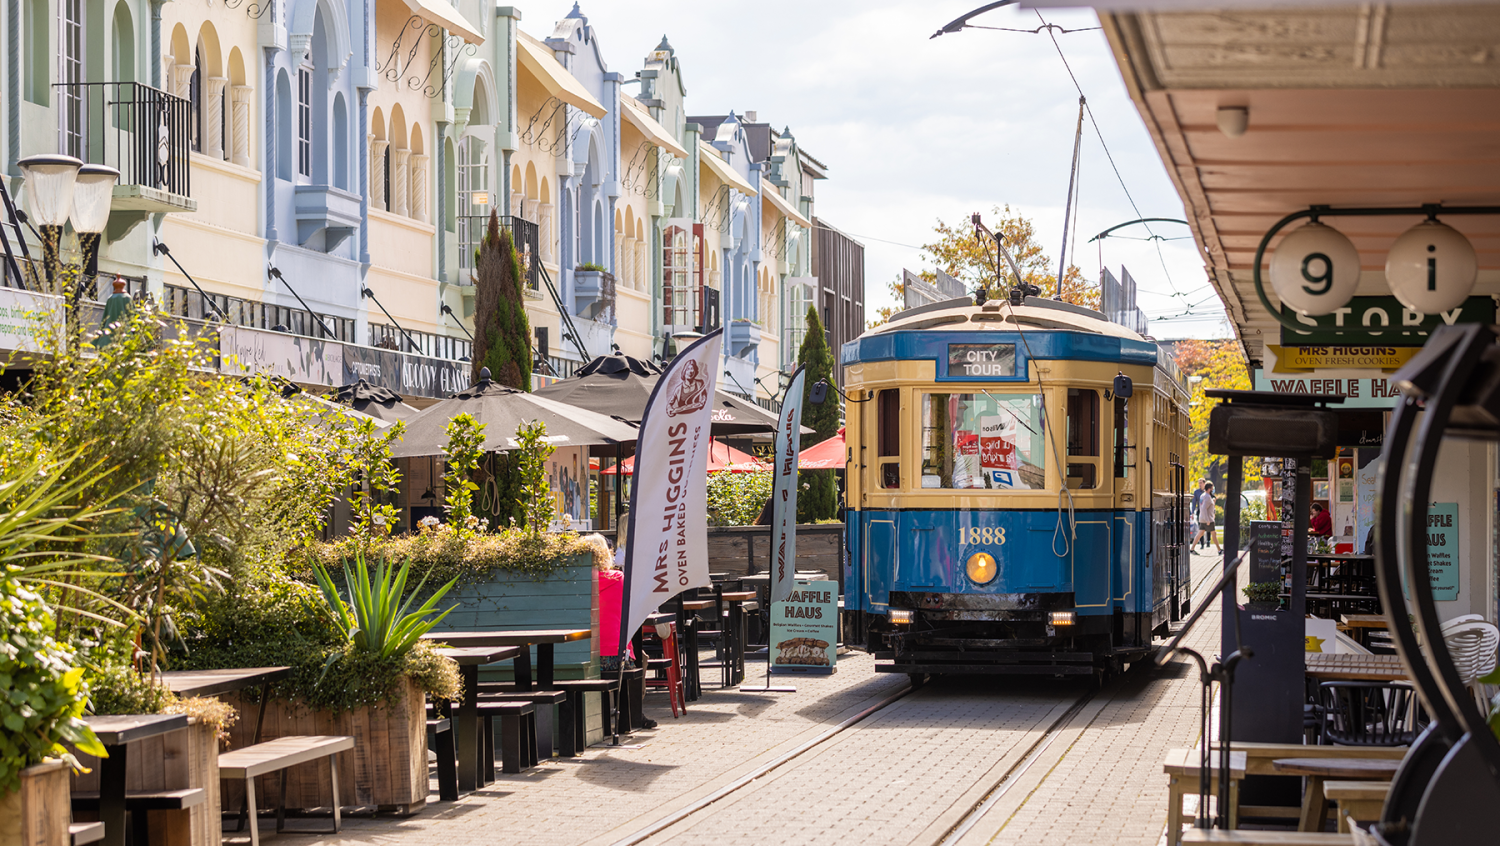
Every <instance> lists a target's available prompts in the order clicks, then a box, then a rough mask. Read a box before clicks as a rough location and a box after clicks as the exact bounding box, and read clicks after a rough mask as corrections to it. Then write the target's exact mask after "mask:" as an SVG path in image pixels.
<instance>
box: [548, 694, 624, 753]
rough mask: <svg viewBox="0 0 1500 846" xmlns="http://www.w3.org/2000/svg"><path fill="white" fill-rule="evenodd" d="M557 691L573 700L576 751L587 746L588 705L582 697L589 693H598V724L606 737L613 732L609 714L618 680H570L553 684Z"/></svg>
mask: <svg viewBox="0 0 1500 846" xmlns="http://www.w3.org/2000/svg"><path fill="white" fill-rule="evenodd" d="M552 686H553V687H554V688H556V689H557V690H563V691H567V693H568V697H569V698H570V699H572V700H573V730H574V732H575V733H576V734H577V736H578V749H579V751H582V750H583V749H585V748H586V747H587V746H588V736H589V735H588V713H589V711H588V703H587V702H585V701H584V697H585V696H587V695H588V694H590V693H598V694H599V696H600V708H599V710H600V712H601V713H600V718H599V719H600V722H601V723H602V724H603V726H604V734H605V736H606V737H608V736H610V735H612V734H613V733H614V732H612V731H610V725H611V721H610V714H611V712H612V711H613V710H614V698H615V696H617V695H619V692H620V680H619V679H618V678H613V679H570V680H567V681H559V682H553V685H552Z"/></svg>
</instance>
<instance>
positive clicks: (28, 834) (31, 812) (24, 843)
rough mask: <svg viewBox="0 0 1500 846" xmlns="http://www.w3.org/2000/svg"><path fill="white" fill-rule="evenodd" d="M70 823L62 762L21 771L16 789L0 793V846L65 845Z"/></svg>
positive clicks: (71, 819) (64, 767)
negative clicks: (19, 785) (19, 783)
mask: <svg viewBox="0 0 1500 846" xmlns="http://www.w3.org/2000/svg"><path fill="white" fill-rule="evenodd" d="M72 821H73V815H72V813H71V803H70V802H69V801H68V768H67V765H65V764H64V763H63V762H62V761H52V760H49V761H43V762H42V763H40V764H37V765H35V766H31V767H27V768H26V769H24V770H21V787H20V789H19V790H15V791H12V792H10V793H5V794H0V846H67V844H68V824H69V823H70V822H72Z"/></svg>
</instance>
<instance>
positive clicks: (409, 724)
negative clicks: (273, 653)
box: [223, 679, 428, 814]
mask: <svg viewBox="0 0 1500 846" xmlns="http://www.w3.org/2000/svg"><path fill="white" fill-rule="evenodd" d="M223 699H224V700H225V701H226V702H229V703H230V704H232V705H234V707H235V708H238V709H239V712H240V714H241V718H240V721H239V722H238V723H237V724H235V726H234V728H232V729H231V730H230V733H229V734H230V740H229V742H230V747H231V748H233V749H239V748H242V747H244V746H249V745H250V742H251V740H252V739H253V738H254V736H255V715H256V711H257V709H258V708H259V707H260V706H259V704H258V702H257V701H256V699H255V698H254V694H253V693H250V692H248V691H247V692H246V693H244V694H228V695H226V696H224V697H223ZM291 735H343V736H347V737H352V738H354V748H353V749H351V750H349V751H347V752H340V753H339V755H338V763H339V798H338V804H339V806H340V807H341V808H346V809H349V808H374V809H375V810H376V811H380V812H392V813H397V814H414V813H416V812H417V811H420V810H421V809H422V807H423V806H424V805H426V804H427V790H428V782H427V711H426V703H425V701H424V696H423V693H422V691H421V689H420V688H418V687H417V684H416V682H414V681H411V680H410V679H406V680H404V681H403V686H402V688H401V689H400V690H399V692H398V695H397V696H395V697H393V698H392V699H389V700H387V701H385V702H382V703H380V704H379V705H371V706H367V707H364V708H357V709H355V710H352V711H343V712H340V713H333V712H331V711H321V710H320V711H315V710H312V709H310V708H308V707H307V706H306V705H303V704H302V703H300V702H288V701H287V700H284V699H272V700H271V701H270V702H269V703H268V704H267V705H266V721H265V726H264V728H263V729H262V731H261V740H262V741H265V740H274V739H275V738H278V737H288V736H291ZM280 787H281V784H280V776H279V775H269V776H263V777H262V778H261V779H260V781H259V782H257V783H256V796H257V802H258V804H259V805H260V807H262V808H274V807H276V806H277V803H279V802H281V801H282V797H281V789H280ZM244 795H245V791H244V786H243V785H241V784H238V783H236V782H225V784H224V808H225V809H227V810H238V809H239V808H240V805H241V803H242V802H243V798H244ZM333 802H334V798H333V795H332V787H331V786H330V785H329V764H328V759H326V758H324V759H321V760H319V761H318V762H317V763H314V764H303V765H300V766H296V767H292V768H291V769H289V770H287V772H286V801H285V806H286V807H287V808H289V809H298V810H312V809H314V808H323V809H327V808H332V807H333Z"/></svg>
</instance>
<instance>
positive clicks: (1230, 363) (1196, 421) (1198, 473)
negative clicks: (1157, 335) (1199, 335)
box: [1174, 339, 1260, 488]
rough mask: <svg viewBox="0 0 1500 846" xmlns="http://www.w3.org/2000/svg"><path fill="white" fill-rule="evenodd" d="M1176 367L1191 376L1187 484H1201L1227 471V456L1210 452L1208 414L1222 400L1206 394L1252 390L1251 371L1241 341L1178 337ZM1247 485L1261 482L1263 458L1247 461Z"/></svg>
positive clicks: (1189, 381) (1193, 485)
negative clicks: (1200, 482) (1216, 390)
mask: <svg viewBox="0 0 1500 846" xmlns="http://www.w3.org/2000/svg"><path fill="white" fill-rule="evenodd" d="M1174 353H1175V357H1176V359H1177V368H1178V369H1179V370H1181V371H1182V375H1183V377H1184V378H1186V379H1187V380H1188V389H1189V392H1190V394H1189V402H1190V403H1191V405H1190V406H1189V413H1190V416H1191V420H1192V430H1191V432H1190V435H1189V438H1190V447H1189V452H1188V487H1189V488H1195V487H1197V486H1198V481H1199V480H1200V479H1206V478H1210V477H1213V476H1215V475H1218V474H1222V473H1224V472H1225V471H1226V470H1227V469H1228V458H1227V456H1223V455H1210V454H1209V452H1208V415H1209V412H1210V411H1212V410H1213V407H1214V406H1215V405H1218V403H1219V401H1218V400H1216V399H1211V398H1209V397H1207V396H1205V395H1204V391H1209V390H1215V389H1220V390H1235V391H1248V390H1250V371H1249V368H1248V367H1247V366H1246V363H1245V354H1244V351H1243V350H1241V348H1240V344H1239V342H1238V341H1236V340H1233V339H1229V340H1224V341H1198V340H1193V339H1187V340H1182V341H1178V342H1177V343H1176V347H1175V349H1174ZM1244 467H1245V476H1244V484H1245V487H1247V488H1248V487H1250V486H1252V485H1257V484H1259V483H1260V462H1259V461H1256V460H1253V459H1247V460H1246V461H1245V463H1244Z"/></svg>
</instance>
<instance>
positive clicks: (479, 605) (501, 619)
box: [434, 555, 599, 681]
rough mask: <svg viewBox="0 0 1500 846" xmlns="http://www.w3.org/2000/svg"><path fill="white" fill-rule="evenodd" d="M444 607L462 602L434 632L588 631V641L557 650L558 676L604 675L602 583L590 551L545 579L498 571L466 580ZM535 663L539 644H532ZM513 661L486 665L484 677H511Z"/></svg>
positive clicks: (490, 678)
mask: <svg viewBox="0 0 1500 846" xmlns="http://www.w3.org/2000/svg"><path fill="white" fill-rule="evenodd" d="M441 604H442V605H443V606H444V607H446V606H448V605H456V606H457V607H455V608H454V609H453V610H452V611H451V612H449V614H448V616H447V617H444V618H443V621H442V622H441V623H439V624H438V627H437V628H436V629H435V630H434V631H439V632H442V631H455V632H465V631H468V632H473V631H517V630H523V629H588V630H589V631H590V632H592V633H593V636H592V637H590V638H589V639H588V640H587V641H574V642H572V643H560V644H558V645H557V646H555V647H553V648H554V649H555V650H556V651H555V653H554V655H555V661H556V665H557V677H558V678H559V679H583V678H598V677H599V583H598V580H597V579H596V578H595V576H594V565H593V561H592V559H591V558H590V557H589V556H588V555H578V556H575V557H574V559H573V561H572V563H570V564H568V565H567V566H564V567H561V568H559V569H558V570H557V571H556V572H554V573H552V574H551V575H549V576H546V577H545V578H541V579H533V578H531V577H529V576H516V575H513V574H511V573H508V572H506V571H504V570H495V571H494V572H493V573H492V574H491V577H490V578H489V579H488V580H486V581H482V582H468V583H463V582H460V583H459V585H458V586H457V587H455V588H454V589H453V590H452V591H450V592H449V593H448V595H447V596H445V597H443V600H442V603H441ZM532 666H533V667H535V666H536V648H535V647H532ZM510 676H511V670H510V666H509V664H508V663H507V664H505V665H503V669H502V668H501V667H496V668H493V669H482V670H481V671H480V678H482V679H484V680H486V681H491V680H502V679H509V678H510Z"/></svg>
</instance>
